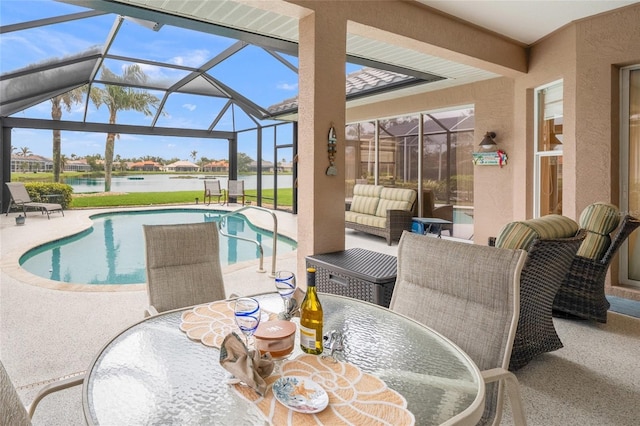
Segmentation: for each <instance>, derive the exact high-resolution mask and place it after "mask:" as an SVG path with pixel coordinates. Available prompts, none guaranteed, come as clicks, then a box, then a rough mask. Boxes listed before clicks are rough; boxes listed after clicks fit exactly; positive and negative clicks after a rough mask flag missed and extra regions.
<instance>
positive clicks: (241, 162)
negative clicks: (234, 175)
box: [238, 152, 253, 173]
mask: <svg viewBox="0 0 640 426" xmlns="http://www.w3.org/2000/svg"><path fill="white" fill-rule="evenodd" d="M252 161H253V158H251V157H249V156H248V155H247V154H245V153H244V152H239V153H238V171H239V172H241V173H243V172H248V171H249V166H250V165H251V162H252Z"/></svg>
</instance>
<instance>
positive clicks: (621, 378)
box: [0, 205, 640, 426]
mask: <svg viewBox="0 0 640 426" xmlns="http://www.w3.org/2000/svg"><path fill="white" fill-rule="evenodd" d="M181 207H182V206H181ZM193 207H199V208H201V207H202V206H201V205H200V206H193ZM232 207H233V206H232ZM212 208H213V206H212ZM216 209H219V206H216ZM104 211H105V210H69V211H66V212H65V216H64V217H62V216H61V215H60V214H57V213H55V214H53V215H52V216H51V219H50V220H47V218H46V216H41V215H40V214H39V213H31V214H29V216H28V218H27V223H26V225H24V226H16V224H15V219H14V218H15V216H16V214H10V215H9V216H8V217H7V216H5V215H1V216H0V255H1V259H0V268H1V272H0V359H2V363H3V364H4V365H5V368H6V369H7V371H8V373H9V375H10V376H11V378H12V380H13V382H14V385H15V386H16V387H17V388H18V392H19V394H20V396H21V398H22V399H23V401H25V402H31V401H32V399H33V396H34V395H35V393H36V392H37V390H38V389H39V388H40V387H41V386H43V385H44V384H46V383H47V382H48V381H50V380H52V379H56V378H62V377H67V376H71V375H74V374H78V373H79V372H82V371H84V370H86V368H87V367H88V366H89V365H90V363H91V362H92V360H93V358H94V357H95V356H96V354H98V353H99V351H100V350H101V348H102V346H103V345H105V344H106V343H107V342H108V341H109V340H110V339H111V338H113V337H114V336H115V335H117V334H118V332H120V331H121V330H122V329H124V328H125V327H127V326H129V325H131V324H133V323H135V322H137V321H140V320H142V319H143V310H144V307H145V304H146V293H145V291H144V288H143V287H142V286H139V285H138V286H135V287H128V286H117V287H118V289H117V291H113V290H114V289H116V287H111V290H112V291H99V292H97V291H77V290H73V289H71V288H69V286H65V285H64V284H61V283H58V282H54V281H49V280H46V279H43V278H39V277H35V276H33V275H31V274H28V273H26V272H25V271H23V270H22V269H21V268H20V267H19V266H18V258H19V257H20V255H22V254H23V253H24V252H25V251H27V250H28V249H30V248H32V247H35V246H37V245H39V244H42V243H44V242H47V241H50V240H52V239H56V238H60V237H63V236H65V235H69V234H72V233H76V232H79V231H81V230H83V229H85V228H86V227H88V226H90V220H89V216H90V215H92V214H95V213H102V212H104ZM276 214H277V217H278V231H279V233H282V234H284V235H287V236H290V237H292V238H294V239H295V238H296V230H297V226H296V216H295V215H292V214H288V213H282V212H277V213H276ZM265 217H266V218H267V219H269V217H268V215H264V214H256V215H255V217H253V216H252V217H251V220H252V222H253V223H256V224H258V225H260V226H263V227H268V225H267V224H266V223H264V222H263V221H264V220H265ZM269 220H270V219H269ZM351 247H365V248H368V249H370V250H375V251H379V252H383V253H387V254H392V255H395V254H396V253H397V245H392V246H388V245H387V244H386V241H385V240H384V239H383V238H380V237H374V236H369V235H366V234H362V233H356V232H354V231H351V230H346V248H351ZM264 266H265V268H266V269H270V267H271V259H270V258H265V261H264ZM277 268H278V269H292V270H296V253H295V252H290V253H286V254H283V255H281V256H278V258H277ZM256 269H257V261H256V262H247V263H244V264H240V265H234V266H230V267H227V268H225V272H224V277H225V285H226V287H227V293H228V294H229V293H231V292H236V293H238V294H253V293H258V292H264V291H271V290H272V287H273V284H272V279H271V278H269V276H268V274H261V273H257V272H256ZM554 322H555V324H556V328H557V329H558V333H559V335H560V336H561V338H562V340H563V343H564V344H565V347H564V348H563V349H560V350H558V351H556V352H552V353H550V354H544V355H542V356H540V357H539V358H538V359H536V360H534V361H532V363H531V364H530V365H528V366H526V367H525V368H523V369H522V370H520V371H518V373H517V376H518V379H519V380H520V384H521V390H522V394H523V400H524V404H525V413H526V415H527V417H528V420H529V422H530V424H566V425H581V426H582V425H591V424H593V425H595V424H611V425H614V424H615V425H631V424H635V421H637V418H638V417H639V416H640V412H639V411H638V410H639V409H638V408H637V398H638V397H640V394H639V393H638V389H637V383H638V382H640V372H639V371H640V370H638V369H637V353H636V352H637V351H636V349H637V348H638V347H640V327H638V320H637V319H635V318H633V317H628V316H625V315H619V314H611V315H610V317H609V322H608V323H607V324H591V323H589V322H573V321H569V320H561V319H555V320H554ZM622 389H624V391H621V390H622ZM541 407H544V409H541ZM33 423H34V424H35V425H44V424H46V425H65V426H69V425H83V424H84V416H83V413H82V388H81V387H80V386H77V387H75V388H72V389H68V390H65V391H62V392H58V393H55V394H52V395H50V396H48V397H47V398H45V399H44V400H43V401H42V402H41V403H40V405H39V406H38V409H37V410H36V413H35V416H34V418H33ZM502 424H503V425H510V424H512V420H511V418H510V413H509V410H508V409H507V411H506V412H505V418H504V419H503V422H502Z"/></svg>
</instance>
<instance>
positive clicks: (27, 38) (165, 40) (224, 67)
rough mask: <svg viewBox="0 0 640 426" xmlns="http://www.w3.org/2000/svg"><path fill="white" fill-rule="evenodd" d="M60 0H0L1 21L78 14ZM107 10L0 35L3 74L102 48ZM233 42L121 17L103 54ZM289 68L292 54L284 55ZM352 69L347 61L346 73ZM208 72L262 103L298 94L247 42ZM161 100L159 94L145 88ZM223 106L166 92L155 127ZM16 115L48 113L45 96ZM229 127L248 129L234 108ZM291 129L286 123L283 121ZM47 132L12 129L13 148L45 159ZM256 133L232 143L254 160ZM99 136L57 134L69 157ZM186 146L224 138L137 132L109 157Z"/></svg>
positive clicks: (144, 121)
mask: <svg viewBox="0 0 640 426" xmlns="http://www.w3.org/2000/svg"><path fill="white" fill-rule="evenodd" d="M85 10H86V9H84V8H80V7H77V6H73V5H68V4H65V3H58V2H55V1H51V0H39V1H29V0H1V1H0V24H1V25H8V24H14V23H20V22H26V21H31V20H36V19H42V18H47V17H51V16H58V15H64V14H68V13H75V12H80V11H85ZM114 20H115V16H114V15H105V16H100V17H94V18H90V19H85V20H78V21H73V22H69V23H64V24H56V25H50V26H44V27H38V28H34V29H29V30H24V31H16V32H10V33H4V34H2V35H0V73H6V72H10V71H13V70H16V69H19V68H22V67H25V66H27V65H30V64H33V63H38V62H42V61H45V60H48V59H52V58H63V57H65V56H69V55H74V54H78V53H80V52H82V51H84V50H86V49H88V48H90V47H94V46H102V45H103V44H104V42H105V40H106V38H107V35H108V33H109V31H110V30H111V27H112V25H113V23H114ZM234 42H235V40H231V39H225V38H222V37H217V36H213V35H210V34H203V33H198V32H194V31H190V30H184V29H180V28H175V27H171V26H167V25H165V26H163V27H162V28H161V29H160V31H159V32H153V31H151V30H149V29H147V28H144V27H142V26H140V25H138V24H136V23H133V22H131V21H125V22H124V24H123V26H122V28H121V30H120V32H119V35H118V37H117V38H116V41H115V43H114V44H113V46H112V47H111V49H110V51H109V53H110V54H114V55H122V56H128V57H140V58H142V59H147V60H151V61H158V62H167V63H171V64H177V65H185V66H194V67H197V66H200V65H202V64H203V63H204V62H206V61H207V60H209V59H211V58H213V57H214V56H215V55H216V54H218V53H219V52H221V51H222V50H224V49H225V48H227V47H228V46H230V45H232V44H233V43H234ZM286 59H287V60H289V61H290V62H291V63H292V64H293V65H294V66H297V58H294V57H286ZM105 65H106V66H107V67H108V68H109V69H110V70H111V71H113V72H114V73H116V74H121V70H122V68H123V67H124V66H126V65H129V63H126V62H123V61H116V60H108V61H106V62H105ZM357 68H358V67H353V66H349V70H350V71H352V70H355V69H357ZM143 69H144V70H145V73H146V74H147V75H148V76H149V77H150V78H151V79H153V80H154V81H167V82H168V84H171V82H174V81H176V80H177V79H179V78H180V77H181V76H182V75H186V71H180V70H173V69H169V68H165V67H155V66H150V65H143ZM209 73H210V74H211V75H212V76H213V77H215V78H216V79H218V80H220V81H222V82H223V83H224V84H226V85H227V86H229V87H231V88H232V89H234V90H235V91H237V92H239V93H241V94H242V95H243V96H245V97H247V98H249V99H250V100H252V101H253V102H255V103H257V104H258V105H260V106H261V107H263V108H267V107H269V106H270V105H273V104H276V103H279V102H281V101H283V100H285V99H288V98H291V97H294V96H296V95H297V93H298V76H297V74H296V73H295V72H293V71H291V70H290V69H289V68H287V67H286V66H284V65H283V64H282V63H280V62H279V61H277V60H276V59H274V58H273V57H272V56H270V55H269V54H268V53H266V52H265V51H263V50H261V49H259V48H256V47H253V46H249V47H246V48H244V49H243V50H241V51H240V52H239V53H237V54H235V55H233V56H232V57H231V58H229V59H228V60H226V61H225V62H223V63H222V64H220V65H218V66H216V67H215V68H213V69H212V70H211V71H210V72H209ZM152 93H153V94H155V95H156V96H157V97H158V98H160V99H162V97H163V96H164V92H162V91H158V92H152ZM223 104H224V101H223V100H215V99H213V98H210V97H203V96H195V95H185V94H173V95H171V96H170V97H169V99H168V101H167V103H166V106H165V110H166V115H164V116H162V117H160V119H159V120H158V123H157V125H158V126H162V127H176V128H196V129H207V128H208V127H209V126H210V124H211V122H212V120H213V119H214V118H215V117H216V116H217V114H218V112H219V111H220V109H221V108H222V105H223ZM83 113H84V105H77V106H74V108H73V109H72V111H70V112H67V111H66V110H65V111H64V112H63V116H62V119H63V120H72V121H80V120H82V118H83ZM14 116H15V117H26V118H45V119H49V118H51V103H50V101H46V102H43V103H41V104H39V105H35V106H33V107H31V108H29V109H27V110H25V111H22V112H20V113H17V114H15V115H14ZM235 119H236V128H237V129H238V128H239V129H244V128H253V127H255V125H254V124H252V123H250V122H249V121H248V119H247V118H246V117H243V114H242V113H241V112H239V110H237V109H236V111H235ZM151 120H152V118H151V117H145V116H144V115H143V114H141V113H136V112H128V111H120V112H119V113H118V120H117V122H118V123H120V124H132V125H149V124H151ZM87 121H90V122H98V123H104V122H107V110H106V108H105V107H104V106H102V107H101V108H99V109H96V108H95V107H94V106H93V105H90V107H89V109H88V117H87ZM231 123H232V120H231V112H230V111H229V112H227V114H226V115H225V116H224V117H223V119H222V120H221V121H220V123H219V124H218V126H217V127H216V130H232V124H231ZM288 127H290V126H288ZM51 133H52V132H51V131H40V130H29V129H14V130H13V135H12V140H13V145H14V146H16V147H18V148H21V147H28V148H29V149H30V150H31V151H32V152H33V153H34V154H38V155H43V156H46V157H51V140H52V134H51ZM287 133H290V131H285V130H284V128H283V129H282V130H279V131H278V143H281V144H282V143H290V141H291V137H290V135H286V137H285V134H287ZM272 135H273V132H270V133H268V134H267V135H266V137H263V144H264V145H265V154H264V158H265V159H266V160H270V161H272V160H273V136H272ZM254 138H255V134H254V132H250V133H247V134H241V135H240V136H239V147H240V150H241V151H243V152H247V153H248V154H249V155H250V156H252V157H253V158H255V152H253V153H252V152H251V149H250V147H252V146H253V144H254V142H253V141H254V140H255V139H254ZM105 139H106V135H104V134H98V133H79V132H68V131H65V132H63V133H62V153H63V154H65V155H67V156H71V154H75V155H77V156H84V155H94V154H101V155H104V144H105ZM192 151H197V156H196V159H197V160H199V159H200V158H201V157H202V156H204V157H208V158H211V159H222V158H227V157H228V147H227V142H226V141H224V140H205V139H191V138H171V137H146V136H139V135H121V136H120V138H119V139H117V140H116V149H115V154H116V155H120V156H121V157H123V158H131V157H142V156H145V155H152V156H160V157H163V158H165V159H170V158H179V159H182V160H191V159H192V158H191V153H192ZM277 155H278V157H279V158H278V159H281V158H286V159H290V156H291V153H290V152H288V151H287V150H283V151H279V152H278V154H277Z"/></svg>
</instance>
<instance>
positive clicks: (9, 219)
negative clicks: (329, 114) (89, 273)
mask: <svg viewBox="0 0 640 426" xmlns="http://www.w3.org/2000/svg"><path fill="white" fill-rule="evenodd" d="M238 208H239V206H238V205H232V206H220V205H217V204H216V205H210V206H205V205H203V204H196V205H184V204H170V205H154V206H148V207H147V206H137V207H117V208H104V209H73V210H66V211H65V212H64V216H62V215H61V214H59V213H52V214H51V217H50V219H47V216H46V215H43V214H41V213H39V212H37V211H35V212H28V213H27V220H26V223H25V225H22V226H17V225H16V224H15V217H16V216H17V215H18V214H17V213H10V214H9V215H8V216H7V215H5V214H2V215H0V216H1V217H0V253H1V255H2V256H1V258H0V268H1V269H2V271H3V272H5V273H6V274H7V275H9V276H10V277H12V278H14V279H16V280H19V281H21V282H24V283H26V284H30V285H34V286H38V287H43V288H48V289H52V290H62V291H78V292H123V291H140V290H144V289H145V286H146V283H140V284H117V285H116V284H114V285H96V284H79V283H66V282H61V281H55V280H50V279H47V278H43V277H40V276H37V275H34V274H32V273H30V272H28V271H26V270H25V269H24V268H22V267H21V266H20V257H22V255H24V254H25V253H26V252H27V251H29V250H31V249H34V248H36V247H38V246H40V245H42V244H46V243H48V242H50V241H53V240H57V239H60V238H65V237H68V236H71V235H75V234H77V233H80V232H82V231H85V230H87V229H89V228H90V227H91V226H93V221H92V220H91V216H95V215H97V214H106V213H117V212H132V211H150V210H166V209H191V210H212V211H221V210H227V211H233V210H237V209H238ZM256 213H259V212H258V211H252V210H246V211H244V212H243V213H242V214H244V215H245V216H247V217H248V218H249V220H250V221H251V223H252V224H253V225H255V226H258V227H261V228H264V229H271V228H272V225H270V224H269V223H268V221H267V220H265V218H264V216H265V215H264V214H262V215H258V214H256ZM274 213H276V216H278V215H280V214H281V213H282V214H290V213H286V212H278V211H274ZM281 222H282V221H281V220H278V234H281V235H283V236H285V237H287V238H291V239H293V240H296V235H295V231H296V230H295V229H293V230H292V229H289V228H291V227H290V226H289V227H281ZM296 255H297V250H293V251H290V252H287V253H285V254H282V255H277V258H276V259H281V258H282V259H288V258H291V257H296ZM271 260H272V257H271V256H269V257H267V256H265V257H264V258H263V261H264V265H271ZM267 261H268V262H267ZM252 265H256V267H257V261H253V260H248V261H244V262H238V263H235V264H233V265H228V266H225V267H223V268H222V272H223V274H226V273H231V272H235V271H238V270H242V269H246V268H249V267H251V266H252ZM265 269H267V271H268V270H269V268H268V267H265Z"/></svg>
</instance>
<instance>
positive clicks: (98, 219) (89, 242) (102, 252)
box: [20, 209, 297, 285]
mask: <svg viewBox="0 0 640 426" xmlns="http://www.w3.org/2000/svg"><path fill="white" fill-rule="evenodd" d="M225 213H228V212H227V211H215V210H196V209H163V210H147V211H129V212H117V213H102V214H98V215H94V216H91V219H92V220H93V226H92V227H91V228H89V229H87V230H86V231H83V232H81V233H79V234H76V235H73V236H70V237H66V238H63V239H60V240H56V241H52V242H50V243H46V244H44V245H41V246H39V247H36V248H34V249H32V250H30V251H28V252H27V253H25V254H24V255H23V256H22V257H21V258H20V265H21V266H22V267H23V268H24V269H25V270H27V271H28V272H30V273H32V274H34V275H37V276H39V277H43V278H47V279H51V280H55V281H61V282H66V283H74V284H96V285H110V284H139V283H145V282H146V269H145V258H144V253H145V247H144V234H143V229H142V225H161V224H176V223H197V222H211V221H216V222H219V221H220V217H221V216H222V215H223V214H225ZM222 229H223V230H224V231H225V232H226V233H227V234H230V235H238V236H241V237H244V238H249V239H251V240H256V241H259V242H260V243H261V244H262V248H263V250H264V256H265V257H267V256H271V254H272V250H273V232H271V231H267V230H264V229H261V228H258V227H256V226H254V225H252V224H251V223H250V222H249V221H248V220H247V219H246V218H244V217H241V216H232V217H227V218H225V219H224V221H223V227H222ZM296 247H297V244H296V242H295V241H294V240H292V239H290V238H287V237H283V236H282V235H279V236H278V254H282V253H286V252H290V251H293V250H295V249H296ZM258 258H259V252H258V249H257V247H256V245H255V244H253V243H250V242H248V241H242V240H239V239H235V238H229V237H226V236H224V235H220V262H221V264H222V266H223V267H224V266H225V265H232V264H235V263H238V262H243V261H247V260H255V259H258Z"/></svg>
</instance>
